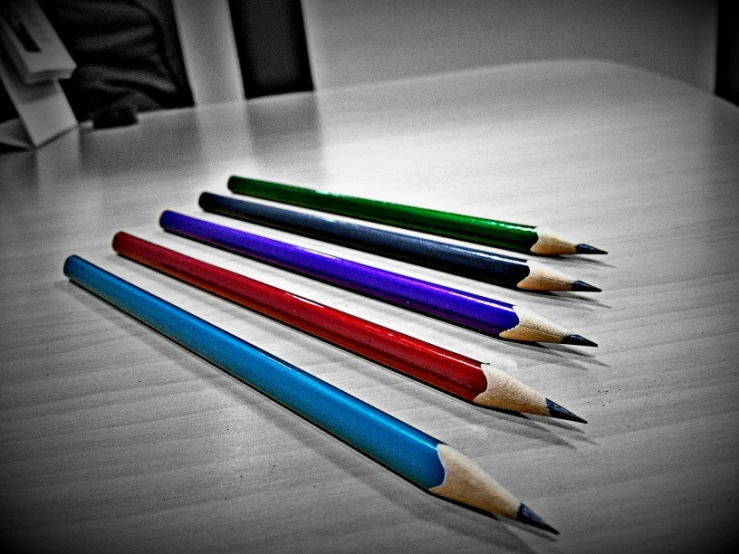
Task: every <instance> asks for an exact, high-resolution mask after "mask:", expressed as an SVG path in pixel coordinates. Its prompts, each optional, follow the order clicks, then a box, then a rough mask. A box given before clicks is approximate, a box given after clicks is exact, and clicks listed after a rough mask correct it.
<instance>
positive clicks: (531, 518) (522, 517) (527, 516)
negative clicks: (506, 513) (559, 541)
mask: <svg viewBox="0 0 739 554" xmlns="http://www.w3.org/2000/svg"><path fill="white" fill-rule="evenodd" d="M516 520H518V521H520V522H521V523H525V524H526V525H531V526H532V527H537V528H539V529H544V530H545V531H549V532H550V533H554V534H555V535H559V531H557V530H556V529H555V528H554V527H552V526H551V525H549V524H548V523H545V522H544V520H543V519H541V518H540V517H539V516H537V515H536V514H535V513H534V512H532V511H531V510H530V509H529V508H528V507H527V506H526V504H521V506H519V508H518V514H516Z"/></svg>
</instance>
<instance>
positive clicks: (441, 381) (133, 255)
mask: <svg viewBox="0 0 739 554" xmlns="http://www.w3.org/2000/svg"><path fill="white" fill-rule="evenodd" d="M113 249H114V250H115V251H116V252H118V253H119V254H121V255H123V256H126V257H127V258H130V259H132V260H135V261H137V262H139V263H141V264H144V265H146V266H148V267H150V268H153V269H156V270H158V271H161V272H163V273H165V274H167V275H170V276H172V277H175V278H177V279H180V280H182V281H185V282H186V283H189V284H191V285H194V286H197V287H199V288H201V289H204V290H207V291H209V292H211V293H213V294H216V295H218V296H220V297H222V298H226V299H228V300H231V301H233V302H236V303H237V304H239V305H241V306H244V307H246V308H249V309H252V310H254V311H256V312H258V313H261V314H264V315H266V316H269V317H272V318H274V319H276V320H277V321H280V322H282V323H285V324H287V325H290V326H292V327H295V328H297V329H300V330H301V331H303V332H305V333H308V334H311V335H313V336H316V337H318V338H321V339H323V340H326V341H328V342H330V343H332V344H335V345H337V346H340V347H342V348H344V349H346V350H348V351H350V352H353V353H355V354H358V355H360V356H363V357H366V358H368V359H370V360H373V361H375V362H377V363H380V364H383V365H386V366H388V367H390V368H392V369H395V370H396V371H400V372H402V373H405V374H407V375H410V376H411V377H414V378H416V379H419V380H420V381H423V382H425V383H427V384H429V385H432V386H435V387H438V388H440V389H442V390H445V391H447V392H449V393H451V394H455V395H457V396H459V397H461V398H464V399H465V400H469V401H472V400H474V399H475V398H476V397H477V396H478V395H479V394H480V393H482V392H483V391H485V390H486V387H487V384H488V381H487V379H486V377H485V374H484V372H483V371H482V369H481V363H480V362H479V361H477V360H473V359H471V358H468V357H467V356H463V355H461V354H457V353H456V352H452V351H450V350H447V349H445V348H441V347H438V346H435V345H433V344H430V343H427V342H425V341H421V340H419V339H416V338H414V337H411V336H408V335H405V334H403V333H400V332H398V331H394V330H392V329H389V328H387V327H383V326H381V325H377V324H375V323H372V322H371V321H367V320H365V319H362V318H359V317H355V316H353V315H351V314H347V313H345V312H342V311H340V310H336V309H333V308H331V307H329V306H325V305H323V304H319V303H317V302H314V301H311V300H308V299H305V298H302V297H300V296H298V295H295V294H292V293H290V292H288V291H284V290H281V289H278V288H276V287H272V286H270V285H267V284H265V283H262V282H260V281H256V280H254V279H250V278H248V277H246V276H244V275H239V274H237V273H233V272H231V271H228V270H226V269H223V268H220V267H217V266H214V265H212V264H209V263H206V262H203V261H201V260H196V259H195V258H191V257H190V256H186V255H184V254H181V253H179V252H175V251H173V250H170V249H168V248H164V247H162V246H159V245H156V244H153V243H151V242H148V241H145V240H142V239H139V238H137V237H134V236H132V235H129V234H128V233H123V232H121V233H117V234H116V236H115V237H114V238H113Z"/></svg>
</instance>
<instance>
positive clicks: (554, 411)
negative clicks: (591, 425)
mask: <svg viewBox="0 0 739 554" xmlns="http://www.w3.org/2000/svg"><path fill="white" fill-rule="evenodd" d="M546 401H547V408H549V415H550V416H552V417H556V418H558V419H566V420H568V421H577V422H578V423H587V421H586V420H584V419H583V418H581V417H580V416H578V415H575V414H573V413H572V412H571V411H570V410H568V409H567V408H563V407H562V406H560V405H559V404H557V403H556V402H553V401H552V400H549V399H548V398H547V399H546Z"/></svg>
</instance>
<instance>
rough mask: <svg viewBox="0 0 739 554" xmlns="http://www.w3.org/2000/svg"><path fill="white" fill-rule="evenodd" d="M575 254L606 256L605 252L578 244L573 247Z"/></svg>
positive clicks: (587, 245)
mask: <svg viewBox="0 0 739 554" xmlns="http://www.w3.org/2000/svg"><path fill="white" fill-rule="evenodd" d="M575 252H576V253H577V254H608V252H606V251H605V250H601V249H600V248H596V247H595V246H590V245H589V244H578V245H576V246H575Z"/></svg>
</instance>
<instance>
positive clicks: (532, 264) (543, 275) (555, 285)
mask: <svg viewBox="0 0 739 554" xmlns="http://www.w3.org/2000/svg"><path fill="white" fill-rule="evenodd" d="M526 263H527V265H528V266H529V274H528V276H527V277H526V278H525V279H523V280H522V281H520V282H519V283H518V284H517V285H516V286H517V287H518V288H519V289H523V290H531V291H539V292H548V291H552V292H556V291H571V290H573V287H574V288H577V289H578V290H589V291H593V292H597V291H600V289H599V288H598V287H593V286H592V285H589V284H587V283H584V282H583V281H579V280H577V279H574V278H572V277H570V276H569V275H567V274H566V273H562V272H561V271H558V270H556V269H554V268H551V267H549V266H547V265H544V264H542V263H539V262H537V261H536V260H528V261H527V262H526ZM576 284H581V286H580V287H579V288H578V286H576ZM582 285H584V286H582Z"/></svg>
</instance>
